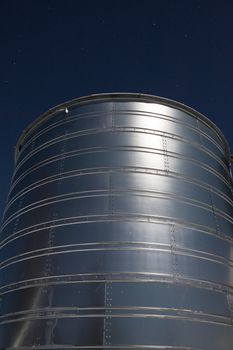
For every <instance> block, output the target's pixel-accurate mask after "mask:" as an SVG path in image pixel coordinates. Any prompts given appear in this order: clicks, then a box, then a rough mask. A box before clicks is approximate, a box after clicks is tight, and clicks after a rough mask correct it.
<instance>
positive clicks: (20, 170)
mask: <svg viewBox="0 0 233 350" xmlns="http://www.w3.org/2000/svg"><path fill="white" fill-rule="evenodd" d="M229 162H230V152H229V148H228V145H227V142H226V141H225V139H224V137H223V135H222V134H221V132H220V131H219V129H218V128H217V127H216V126H215V125H214V124H213V123H211V122H210V121H209V120H208V119H206V118H205V117H204V116H202V115H201V114H200V113H198V112H196V111H194V110H192V109H191V108H189V107H186V106H184V105H182V104H179V103H177V102H174V101H170V100H166V99H162V98H158V97H154V96H147V95H138V94H124V93H122V94H102V95H95V96H90V97H86V98H81V99H77V100H73V101H71V102H68V103H66V104H63V105H61V106H58V107H55V108H53V109H52V110H50V111H49V112H47V113H46V114H45V115H43V116H42V117H41V118H40V119H38V120H37V121H36V122H34V123H33V124H32V125H31V126H30V127H29V128H28V129H27V130H26V131H25V132H24V134H23V135H22V136H21V138H20V140H19V142H18V145H17V151H16V167H15V172H14V174H13V178H12V185H11V189H10V193H9V198H8V203H7V206H6V210H5V215H4V220H3V224H2V231H1V236H0V249H1V250H0V259H1V260H0V269H1V270H0V282H1V285H0V292H1V300H0V311H1V320H0V348H1V349H13V348H14V349H35V348H36V349H61V348H63V349H69V348H72V349H73V348H78V349H80V348H83V349H84V348H85V349H95V348H106V349H113V348H114V349H115V348H119V349H128V348H139V349H144V348H145V349H146V348H153V349H172V350H178V349H179V350H188V349H189V350H191V349H192V350H232V348H233V321H232V320H233V244H232V242H233V223H232V217H233V215H232V214H233V210H232V180H231V176H230V170H229Z"/></svg>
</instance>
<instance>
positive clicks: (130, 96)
mask: <svg viewBox="0 0 233 350" xmlns="http://www.w3.org/2000/svg"><path fill="white" fill-rule="evenodd" d="M112 100H126V101H127V100H128V101H137V102H148V103H160V104H162V105H165V106H168V107H175V108H176V109H179V110H181V111H183V112H187V113H188V114H190V115H193V116H194V117H195V118H197V119H200V120H201V121H203V122H204V123H205V124H207V125H208V126H209V127H210V128H211V129H214V130H215V131H216V132H217V133H218V134H219V136H220V138H221V139H222V140H223V142H224V144H225V147H226V152H227V156H229V158H230V150H229V145H228V143H227V141H226V139H225V136H224V135H223V133H222V132H221V130H220V129H219V128H218V127H217V126H216V125H215V124H214V123H213V122H212V121H211V120H210V119H208V118H207V117H205V116H204V115H203V114H201V113H200V112H198V111H196V110H195V109H193V108H191V107H189V106H186V105H185V104H183V103H181V102H177V101H174V100H171V99H168V98H165V97H160V96H155V95H149V94H140V93H127V92H113V93H99V94H92V95H88V96H83V97H78V98H75V99H73V100H69V101H66V102H64V103H61V104H59V105H57V106H55V107H52V108H50V109H49V110H48V111H47V112H45V113H43V114H42V115H41V116H39V117H38V118H36V120H34V121H33V122H32V123H31V124H29V126H28V127H27V128H26V129H25V130H24V131H23V132H22V134H21V136H20V137H19V139H18V142H17V144H16V150H15V160H17V156H18V153H19V146H20V145H21V144H22V143H23V141H24V138H25V137H26V136H27V135H28V134H29V133H30V132H31V131H32V130H33V129H34V128H36V127H37V125H38V124H40V123H42V122H44V121H45V120H46V119H47V118H49V117H50V116H51V115H52V114H53V113H56V112H58V111H59V110H65V109H66V108H69V107H73V106H76V105H79V104H85V103H90V102H100V101H103V102H104V101H112Z"/></svg>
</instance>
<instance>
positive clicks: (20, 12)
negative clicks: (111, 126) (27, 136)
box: [0, 0, 233, 212]
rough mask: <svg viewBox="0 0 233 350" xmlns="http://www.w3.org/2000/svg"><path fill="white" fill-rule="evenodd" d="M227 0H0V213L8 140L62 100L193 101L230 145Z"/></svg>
mask: <svg viewBox="0 0 233 350" xmlns="http://www.w3.org/2000/svg"><path fill="white" fill-rule="evenodd" d="M232 13H233V1H232V0H229V1H228V0H222V1H220V0H219V1H215V0H212V1H209V0H202V1H198V0H169V1H168V0H162V1H160V0H151V1H148V0H144V1H142V0H140V1H138V0H133V1H129V0H114V1H113V0H112V1H111V0H108V1H102V0H98V1H97V0H96V1H95V0H92V1H90V0H85V1H84V0H82V1H81V0H65V1H64V0H63V1H60V0H40V1H33V0H31V1H29V0H20V1H18V0H15V1H12V0H5V1H4V0H3V1H1V4H0V35H1V55H0V69H1V72H0V73H1V74H0V99H1V114H0V118H1V128H0V133H1V135H0V164H1V168H0V169H1V170H0V212H1V211H2V208H3V206H4V202H5V198H6V194H7V191H8V189H9V182H10V177H11V173H12V171H13V166H14V163H13V160H14V146H15V144H16V141H17V138H18V137H19V135H20V133H21V132H22V130H23V129H24V128H25V127H26V126H27V124H28V123H30V122H32V121H33V120H34V119H35V118H36V117H37V116H38V115H40V114H41V113H43V112H44V111H46V110H47V109H48V108H50V107H52V106H54V105H56V104H59V103H62V102H64V101H66V100H69V99H72V98H75V97H80V96H84V95H88V94H91V93H98V92H113V91H126V92H142V93H149V94H155V95H159V96H164V97H168V98H171V99H175V100H178V101H180V102H183V103H185V104H187V105H189V106H191V107H194V108H195V109H197V110H199V111H200V112H202V113H203V114H205V115H206V116H207V117H209V118H210V119H211V120H212V121H213V122H215V123H216V124H217V125H218V126H219V127H220V129H221V130H222V131H223V133H224V134H225V136H226V137H227V139H228V142H229V143H230V145H231V148H233V147H232V146H233V139H232V137H231V136H232V135H231V134H232V124H233V122H232V100H233V98H232V95H233V21H232Z"/></svg>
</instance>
